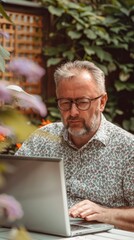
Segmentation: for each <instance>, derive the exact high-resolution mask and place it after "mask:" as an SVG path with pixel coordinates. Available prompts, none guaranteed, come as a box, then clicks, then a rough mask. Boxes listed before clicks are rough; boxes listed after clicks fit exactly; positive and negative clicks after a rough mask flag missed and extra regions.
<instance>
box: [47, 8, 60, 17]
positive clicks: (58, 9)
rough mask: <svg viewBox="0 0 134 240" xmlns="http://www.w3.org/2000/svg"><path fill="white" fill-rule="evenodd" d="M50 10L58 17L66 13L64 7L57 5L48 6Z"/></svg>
mask: <svg viewBox="0 0 134 240" xmlns="http://www.w3.org/2000/svg"><path fill="white" fill-rule="evenodd" d="M48 10H49V12H50V13H51V14H53V15H56V16H58V17H61V16H62V14H63V13H64V10H63V8H57V7H54V6H50V7H48Z"/></svg>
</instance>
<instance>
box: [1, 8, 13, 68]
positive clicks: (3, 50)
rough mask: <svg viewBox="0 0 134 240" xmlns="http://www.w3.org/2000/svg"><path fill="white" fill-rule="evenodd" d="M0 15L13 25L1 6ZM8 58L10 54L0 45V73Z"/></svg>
mask: <svg viewBox="0 0 134 240" xmlns="http://www.w3.org/2000/svg"><path fill="white" fill-rule="evenodd" d="M0 14H1V15H2V16H3V17H4V18H6V20H7V21H9V22H11V23H12V24H13V22H12V21H11V19H10V18H9V16H8V15H7V13H6V12H5V10H4V8H3V6H2V5H1V4H0ZM9 58H10V53H9V52H8V51H7V50H6V49H5V48H3V47H2V46H1V45H0V71H2V72H4V71H5V60H8V59H9Z"/></svg>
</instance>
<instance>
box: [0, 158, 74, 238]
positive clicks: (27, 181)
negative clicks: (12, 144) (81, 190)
mask: <svg viewBox="0 0 134 240" xmlns="http://www.w3.org/2000/svg"><path fill="white" fill-rule="evenodd" d="M0 161H1V162H5V163H10V164H11V165H12V166H14V173H13V174H8V175H6V179H7V183H6V186H5V187H4V189H0V191H1V192H2V193H3V192H4V193H7V194H10V195H12V196H14V197H15V198H16V199H17V200H18V201H19V202H20V203H21V205H22V208H23V210H24V217H23V218H22V219H21V221H20V223H22V224H24V226H25V227H26V228H27V229H28V230H31V231H36V232H43V233H48V234H54V235H62V236H70V235H71V232H70V224H69V217H68V206H67V196H66V187H65V179H64V166H63V160H62V159H58V158H41V157H25V156H9V155H0ZM8 226H9V225H8Z"/></svg>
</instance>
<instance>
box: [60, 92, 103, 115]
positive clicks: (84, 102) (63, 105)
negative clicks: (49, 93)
mask: <svg viewBox="0 0 134 240" xmlns="http://www.w3.org/2000/svg"><path fill="white" fill-rule="evenodd" d="M102 96H103V95H100V96H99V97H96V98H77V99H74V100H73V99H67V98H58V99H56V102H57V104H58V107H59V109H60V110H62V111H68V110H70V109H71V108H72V104H73V103H74V104H75V105H76V107H77V108H78V109H79V110H82V111H86V110H88V109H89V108H90V106H91V102H92V101H95V100H97V99H98V98H101V97H102Z"/></svg>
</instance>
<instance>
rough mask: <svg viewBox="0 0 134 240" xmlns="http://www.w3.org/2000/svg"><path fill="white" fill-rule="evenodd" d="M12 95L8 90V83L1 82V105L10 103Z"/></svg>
mask: <svg viewBox="0 0 134 240" xmlns="http://www.w3.org/2000/svg"><path fill="white" fill-rule="evenodd" d="M10 100H11V95H10V92H9V90H8V89H7V82H6V81H0V105H1V104H2V103H5V102H10Z"/></svg>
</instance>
